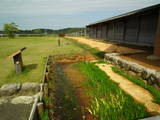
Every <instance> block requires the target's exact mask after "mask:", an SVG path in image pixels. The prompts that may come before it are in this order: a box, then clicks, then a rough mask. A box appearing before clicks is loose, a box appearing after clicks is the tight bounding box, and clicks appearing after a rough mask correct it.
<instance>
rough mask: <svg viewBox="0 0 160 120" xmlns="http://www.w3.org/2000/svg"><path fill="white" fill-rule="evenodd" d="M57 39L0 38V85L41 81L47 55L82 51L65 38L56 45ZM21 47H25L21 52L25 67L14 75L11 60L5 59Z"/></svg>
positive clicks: (53, 37) (52, 37) (54, 37)
mask: <svg viewBox="0 0 160 120" xmlns="http://www.w3.org/2000/svg"><path fill="white" fill-rule="evenodd" d="M57 39H58V38H57V37H56V36H51V37H18V38H15V39H9V38H0V86H1V85H3V84H7V83H13V82H15V83H24V82H41V81H42V76H43V71H44V65H45V62H46V60H47V57H48V56H49V55H54V54H78V53H83V52H84V50H83V49H82V48H81V47H78V46H77V45H75V43H73V42H72V41H71V40H68V39H65V38H61V39H62V40H61V47H58V45H57ZM67 43H69V44H67ZM22 47H27V49H26V50H24V52H23V62H24V65H25V68H24V71H23V73H22V74H20V75H16V74H15V68H14V65H13V60H12V59H9V60H6V57H7V56H9V55H11V54H12V53H14V52H16V51H17V50H19V49H20V48H22Z"/></svg>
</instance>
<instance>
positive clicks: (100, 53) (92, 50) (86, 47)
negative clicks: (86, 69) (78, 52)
mask: <svg viewBox="0 0 160 120" xmlns="http://www.w3.org/2000/svg"><path fill="white" fill-rule="evenodd" d="M72 42H74V44H75V45H77V46H79V47H81V48H82V49H84V50H86V51H89V52H90V53H91V54H93V55H94V56H95V57H96V58H97V59H104V54H105V53H106V52H103V51H100V50H98V49H96V48H92V47H90V46H89V45H86V44H82V43H80V42H77V41H76V40H72Z"/></svg>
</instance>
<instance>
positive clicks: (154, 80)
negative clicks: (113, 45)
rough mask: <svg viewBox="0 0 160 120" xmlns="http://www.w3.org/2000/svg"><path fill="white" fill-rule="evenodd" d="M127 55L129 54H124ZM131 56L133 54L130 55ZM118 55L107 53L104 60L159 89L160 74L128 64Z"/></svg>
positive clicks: (135, 64) (128, 62)
mask: <svg viewBox="0 0 160 120" xmlns="http://www.w3.org/2000/svg"><path fill="white" fill-rule="evenodd" d="M126 54H129V53H126ZM131 54H133V53H131ZM118 55H121V53H120V54H119V53H107V54H105V59H106V60H109V61H110V62H111V63H112V64H114V65H116V66H119V67H120V68H122V69H124V70H125V71H128V72H132V73H134V74H135V75H137V76H139V77H141V78H142V79H143V80H145V81H147V83H148V84H151V85H154V86H156V87H158V88H160V72H157V71H156V70H153V69H150V68H147V67H144V66H142V65H139V64H137V63H134V62H130V61H127V60H124V59H122V58H120V57H119V56H118Z"/></svg>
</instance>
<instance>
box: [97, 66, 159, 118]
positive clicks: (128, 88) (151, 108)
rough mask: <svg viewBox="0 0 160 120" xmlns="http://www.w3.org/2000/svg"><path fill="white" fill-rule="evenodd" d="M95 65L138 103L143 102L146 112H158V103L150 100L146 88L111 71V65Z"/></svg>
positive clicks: (150, 97)
mask: <svg viewBox="0 0 160 120" xmlns="http://www.w3.org/2000/svg"><path fill="white" fill-rule="evenodd" d="M97 66H98V67H99V68H100V69H101V70H103V71H104V72H106V74H107V75H109V76H110V78H111V79H112V80H113V81H114V82H116V83H119V87H120V88H121V89H122V90H124V91H125V92H126V93H128V94H129V95H131V96H132V97H133V98H134V99H135V100H136V101H138V102H139V103H141V104H144V106H145V107H146V109H147V110H148V112H150V113H151V114H153V115H154V114H160V105H159V104H156V103H154V102H152V101H153V96H152V95H151V94H150V93H149V92H148V91H147V90H145V89H144V88H142V87H140V86H138V85H136V84H134V83H132V82H131V81H129V80H128V79H126V78H124V77H122V76H120V75H118V74H117V73H115V72H113V71H112V69H111V65H107V64H97Z"/></svg>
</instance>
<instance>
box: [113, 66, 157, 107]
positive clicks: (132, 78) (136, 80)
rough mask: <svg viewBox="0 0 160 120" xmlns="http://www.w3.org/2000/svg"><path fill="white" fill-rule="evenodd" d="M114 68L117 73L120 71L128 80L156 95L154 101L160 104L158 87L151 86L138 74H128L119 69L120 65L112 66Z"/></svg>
mask: <svg viewBox="0 0 160 120" xmlns="http://www.w3.org/2000/svg"><path fill="white" fill-rule="evenodd" d="M112 70H113V71H114V72H115V73H118V74H119V75H121V76H123V77H125V78H127V79H128V80H130V81H132V82H133V83H135V84H137V85H139V86H141V87H142V88H144V89H146V90H148V91H149V92H150V93H151V94H152V95H153V96H154V101H153V102H155V103H158V104H160V91H159V90H158V89H156V88H155V87H154V86H151V85H149V84H146V83H144V82H143V81H142V80H141V79H140V78H138V77H136V76H131V75H129V74H126V73H125V72H124V71H123V70H121V69H119V68H118V67H115V66H114V67H112Z"/></svg>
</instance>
